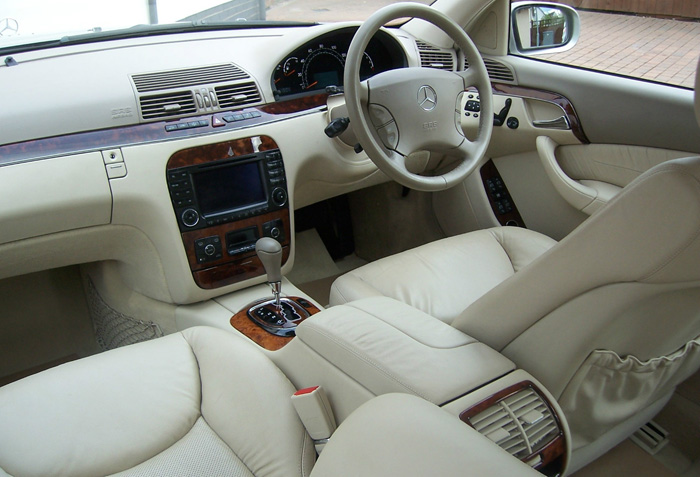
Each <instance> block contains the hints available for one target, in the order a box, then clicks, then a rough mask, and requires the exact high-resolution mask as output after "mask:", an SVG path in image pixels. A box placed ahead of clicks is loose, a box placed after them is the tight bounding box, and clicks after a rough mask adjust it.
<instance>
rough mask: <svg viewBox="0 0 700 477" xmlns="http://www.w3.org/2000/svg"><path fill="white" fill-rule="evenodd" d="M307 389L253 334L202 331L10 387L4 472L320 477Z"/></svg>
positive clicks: (0, 396) (2, 391)
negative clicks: (303, 395)
mask: <svg viewBox="0 0 700 477" xmlns="http://www.w3.org/2000/svg"><path fill="white" fill-rule="evenodd" d="M295 391H296V390H295V389H294V387H293V386H292V384H291V383H290V382H289V381H288V380H287V378H286V377H285V376H284V375H283V374H282V372H281V371H279V369H278V368H277V367H276V366H275V365H274V364H273V363H272V362H271V361H270V360H269V359H268V358H267V357H266V356H265V355H264V354H262V353H261V352H260V351H259V350H257V349H255V347H254V346H253V345H250V344H249V343H247V342H245V340H244V339H243V338H240V337H238V336H235V335H234V334H233V333H229V332H226V331H223V330H217V329H214V328H204V327H201V328H190V329H187V330H185V331H183V332H181V333H175V334H172V335H168V336H166V337H164V338H160V339H157V340H153V341H148V342H145V343H139V344H136V345H132V346H127V347H124V348H119V349H115V350H112V351H108V352H105V353H102V354H99V355H95V356H92V357H89V358H85V359H81V360H78V361H74V362H71V363H67V364H65V365H63V366H59V367H57V368H53V369H50V370H48V371H45V372H42V373H39V374H37V375H34V376H30V377H28V378H25V379H23V380H20V381H18V382H15V383H12V384H9V385H7V386H4V387H2V388H0V469H2V470H4V471H5V472H6V473H8V474H10V475H14V476H25V475H28V476H31V475H35V476H39V475H71V476H88V475H111V474H118V475H144V476H145V475H149V476H150V475H238V476H250V475H269V476H273V475H276V476H292V475H308V474H309V472H310V471H311V468H312V466H313V463H314V459H315V455H314V446H313V444H312V442H311V438H310V437H309V436H308V435H307V434H306V431H305V429H304V427H303V425H302V424H301V422H300V421H299V418H298V417H297V414H296V412H295V411H294V408H293V406H292V404H291V402H290V396H291V395H292V394H293V393H294V392H295ZM0 475H2V471H0Z"/></svg>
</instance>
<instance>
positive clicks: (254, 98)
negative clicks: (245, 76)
mask: <svg viewBox="0 0 700 477" xmlns="http://www.w3.org/2000/svg"><path fill="white" fill-rule="evenodd" d="M215 91H216V96H217V97H218V98H219V107H221V109H228V108H235V107H237V106H243V105H246V104H255V103H258V102H260V92H259V91H258V87H257V86H256V85H255V83H253V82H252V81H251V82H248V83H239V84H234V85H227V86H217V87H216V88H215Z"/></svg>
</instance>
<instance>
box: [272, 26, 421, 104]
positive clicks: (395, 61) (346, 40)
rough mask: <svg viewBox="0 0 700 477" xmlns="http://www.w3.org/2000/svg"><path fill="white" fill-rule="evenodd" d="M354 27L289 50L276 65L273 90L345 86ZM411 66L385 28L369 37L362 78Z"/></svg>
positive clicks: (280, 93) (291, 92)
mask: <svg viewBox="0 0 700 477" xmlns="http://www.w3.org/2000/svg"><path fill="white" fill-rule="evenodd" d="M356 31H357V28H355V27H348V28H343V29H341V30H337V31H334V32H331V33H327V34H325V35H321V36H319V37H317V38H314V39H313V40H311V41H309V42H307V43H305V44H304V45H302V46H300V47H299V48H297V49H295V50H294V51H292V52H291V53H289V54H288V55H287V56H286V57H285V58H284V59H283V60H282V61H280V62H279V64H278V65H277V66H276V67H275V70H274V73H273V75H272V90H273V93H274V95H275V97H276V98H282V97H294V96H295V95H300V94H304V93H313V92H318V91H324V90H325V89H326V87H328V86H338V87H340V86H342V84H343V73H344V70H345V58H346V56H347V52H348V49H349V48H350V42H351V41H352V38H353V36H354V34H355V32H356ZM406 66H408V62H407V59H406V54H405V53H404V51H403V49H402V48H401V46H400V45H399V44H398V43H397V41H396V40H395V39H394V38H393V37H391V35H389V34H388V33H386V32H384V31H379V32H377V34H376V35H375V36H374V38H372V40H370V42H369V45H367V49H366V50H365V52H364V55H363V57H362V64H361V65H360V80H365V79H367V78H369V77H371V76H373V75H375V74H377V73H381V72H383V71H387V70H393V69H397V68H403V67H406Z"/></svg>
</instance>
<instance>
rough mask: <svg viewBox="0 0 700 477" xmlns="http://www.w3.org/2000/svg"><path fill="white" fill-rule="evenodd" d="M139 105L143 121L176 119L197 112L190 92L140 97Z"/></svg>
mask: <svg viewBox="0 0 700 477" xmlns="http://www.w3.org/2000/svg"><path fill="white" fill-rule="evenodd" d="M139 104H140V106H141V116H142V117H143V119H144V120H153V119H161V118H170V117H177V116H183V115H188V114H193V113H195V112H197V108H196V106H195V103H194V97H193V96H192V92H191V91H179V92H173V93H167V94H157V95H151V96H142V97H141V98H140V101H139Z"/></svg>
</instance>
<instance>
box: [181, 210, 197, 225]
mask: <svg viewBox="0 0 700 477" xmlns="http://www.w3.org/2000/svg"><path fill="white" fill-rule="evenodd" d="M181 218H182V223H183V224H185V226H186V227H194V226H195V225H197V224H198V223H199V212H197V211H196V210H194V209H187V210H186V211H184V212H183V213H182V216H181Z"/></svg>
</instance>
